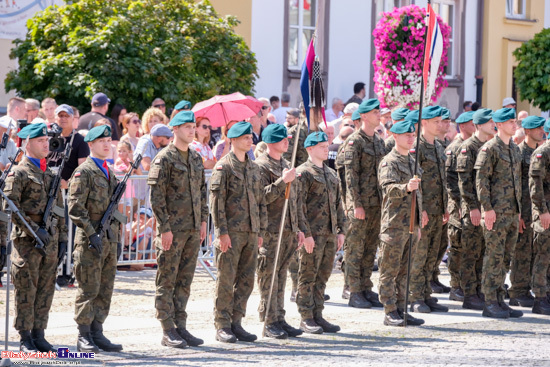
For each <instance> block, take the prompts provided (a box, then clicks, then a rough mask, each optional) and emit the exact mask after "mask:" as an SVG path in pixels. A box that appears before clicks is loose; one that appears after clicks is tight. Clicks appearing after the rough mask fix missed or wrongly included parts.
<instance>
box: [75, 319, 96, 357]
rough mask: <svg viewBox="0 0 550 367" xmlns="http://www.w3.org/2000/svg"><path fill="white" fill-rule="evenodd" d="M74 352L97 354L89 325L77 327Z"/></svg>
mask: <svg viewBox="0 0 550 367" xmlns="http://www.w3.org/2000/svg"><path fill="white" fill-rule="evenodd" d="M76 350H77V351H79V352H85V353H90V352H94V353H99V348H98V347H97V345H96V344H95V343H94V340H93V339H92V333H91V332H90V325H78V339H77V341H76Z"/></svg>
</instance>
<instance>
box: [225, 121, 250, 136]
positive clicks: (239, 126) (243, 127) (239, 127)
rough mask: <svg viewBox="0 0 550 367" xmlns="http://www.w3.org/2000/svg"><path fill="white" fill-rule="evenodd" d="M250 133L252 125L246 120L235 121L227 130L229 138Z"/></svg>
mask: <svg viewBox="0 0 550 367" xmlns="http://www.w3.org/2000/svg"><path fill="white" fill-rule="evenodd" d="M247 134H252V125H250V123H249V122H246V121H240V122H237V123H236V124H235V125H233V126H232V127H231V129H229V131H228V132H227V137H228V138H229V139H234V138H240V137H241V136H243V135H247Z"/></svg>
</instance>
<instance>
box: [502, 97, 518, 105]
mask: <svg viewBox="0 0 550 367" xmlns="http://www.w3.org/2000/svg"><path fill="white" fill-rule="evenodd" d="M509 104H516V101H514V99H513V98H511V97H506V98H504V99H503V100H502V107H504V106H507V105H509Z"/></svg>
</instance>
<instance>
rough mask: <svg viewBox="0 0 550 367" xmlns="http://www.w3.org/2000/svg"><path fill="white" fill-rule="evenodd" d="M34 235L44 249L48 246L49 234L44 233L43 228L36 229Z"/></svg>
mask: <svg viewBox="0 0 550 367" xmlns="http://www.w3.org/2000/svg"><path fill="white" fill-rule="evenodd" d="M36 235H37V236H38V238H40V241H42V243H43V244H44V247H48V244H49V243H50V234H49V233H48V231H46V229H45V228H38V231H36Z"/></svg>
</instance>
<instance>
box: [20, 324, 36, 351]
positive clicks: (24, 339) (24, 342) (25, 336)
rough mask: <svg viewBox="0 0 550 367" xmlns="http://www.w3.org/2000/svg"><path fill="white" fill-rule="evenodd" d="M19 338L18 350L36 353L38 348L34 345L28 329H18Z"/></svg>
mask: <svg viewBox="0 0 550 367" xmlns="http://www.w3.org/2000/svg"><path fill="white" fill-rule="evenodd" d="M19 335H20V336H21V340H20V341H19V350H20V351H21V352H24V353H36V352H38V348H37V347H36V345H34V342H33V340H32V336H31V332H30V331H28V330H25V331H19Z"/></svg>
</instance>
